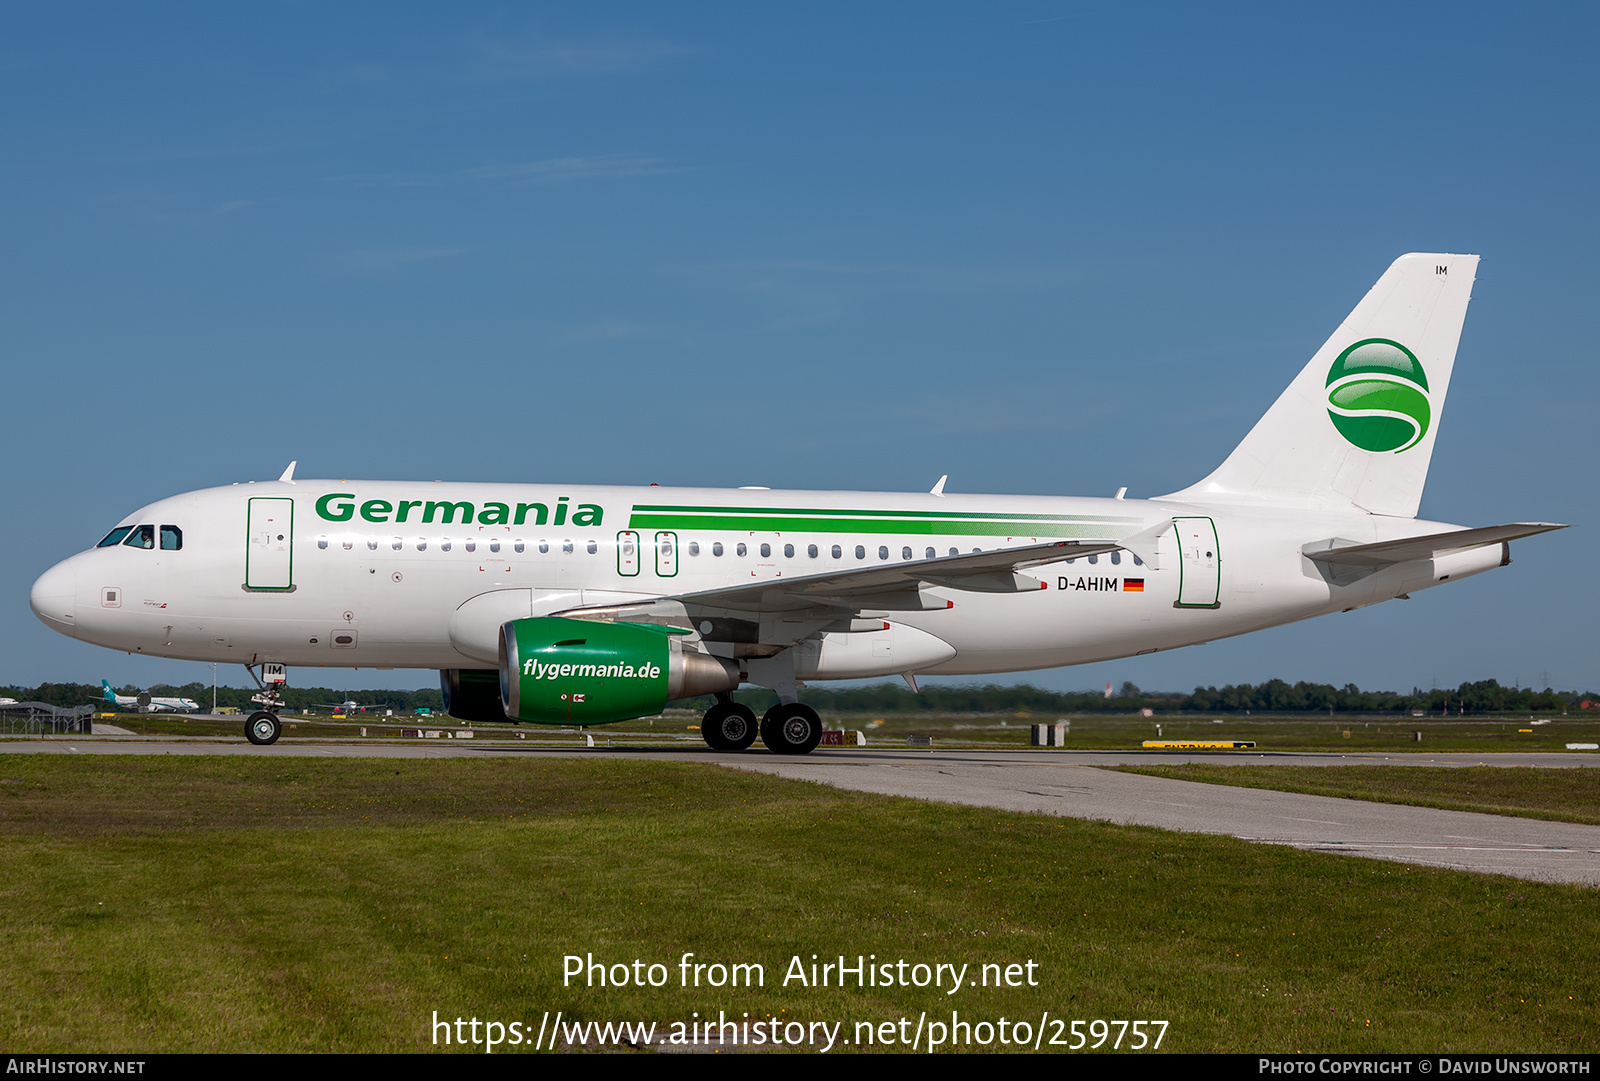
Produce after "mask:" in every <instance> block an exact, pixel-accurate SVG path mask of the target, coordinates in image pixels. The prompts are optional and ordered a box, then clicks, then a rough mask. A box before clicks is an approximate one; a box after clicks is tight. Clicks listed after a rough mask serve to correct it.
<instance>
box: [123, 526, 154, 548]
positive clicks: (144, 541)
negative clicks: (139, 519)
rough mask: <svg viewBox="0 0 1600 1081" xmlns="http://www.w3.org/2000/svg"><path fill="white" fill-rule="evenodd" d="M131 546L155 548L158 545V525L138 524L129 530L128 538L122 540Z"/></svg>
mask: <svg viewBox="0 0 1600 1081" xmlns="http://www.w3.org/2000/svg"><path fill="white" fill-rule="evenodd" d="M122 543H123V544H126V545H127V546H128V547H129V548H154V547H155V546H156V527H155V526H153V525H136V526H134V527H133V529H131V530H129V532H128V539H127V540H125V541H123V542H122Z"/></svg>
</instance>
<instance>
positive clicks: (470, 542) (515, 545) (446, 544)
mask: <svg viewBox="0 0 1600 1081" xmlns="http://www.w3.org/2000/svg"><path fill="white" fill-rule="evenodd" d="M366 540H367V550H368V551H369V552H376V551H377V550H378V548H379V545H380V543H381V538H378V537H368V538H367V539H366ZM412 543H413V544H414V545H415V546H416V549H417V551H419V552H426V551H427V550H428V544H429V541H428V538H427V537H418V538H416V540H414V541H413V542H412ZM328 544H329V539H328V536H327V534H323V535H321V536H319V537H318V538H317V547H318V548H324V549H325V548H327V547H328ZM550 545H551V542H550V541H547V540H541V541H539V542H538V544H537V545H536V547H537V548H538V550H539V553H540V554H541V555H545V554H548V553H549V551H550ZM355 546H356V542H355V538H353V537H344V538H342V539H340V541H339V547H341V548H343V549H344V550H345V551H347V552H348V551H350V550H351V549H353V548H354V547H355ZM405 546H406V539H405V538H404V537H393V538H391V539H390V541H389V547H390V549H391V550H393V551H396V552H399V551H403V550H404V549H405ZM454 546H455V542H454V541H452V540H451V539H450V538H449V537H440V538H439V551H441V552H448V551H450V550H451V549H452V548H453V547H454ZM500 547H501V542H500V538H499V537H490V538H489V540H488V542H487V543H486V544H484V549H485V550H486V551H489V552H498V551H500ZM461 548H462V550H463V551H467V552H476V551H477V550H478V538H476V537H469V538H467V539H466V540H464V541H462V542H461ZM527 550H528V543H527V542H526V541H524V540H523V539H522V538H521V537H518V538H517V539H516V540H513V541H512V542H511V551H513V552H516V553H518V554H519V555H520V554H521V553H523V552H526V551H527ZM561 550H562V551H563V552H567V553H569V554H570V553H571V552H572V550H573V543H572V541H570V540H564V541H562V542H561ZM584 550H585V551H587V552H588V553H589V554H590V555H594V554H595V553H596V552H598V551H600V542H599V541H589V542H588V543H586V544H585V545H584Z"/></svg>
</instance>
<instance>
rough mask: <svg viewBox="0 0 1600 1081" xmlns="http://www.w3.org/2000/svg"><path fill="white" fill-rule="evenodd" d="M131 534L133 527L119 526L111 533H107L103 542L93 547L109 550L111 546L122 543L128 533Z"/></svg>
mask: <svg viewBox="0 0 1600 1081" xmlns="http://www.w3.org/2000/svg"><path fill="white" fill-rule="evenodd" d="M132 532H133V526H131V525H119V526H117V528H115V529H113V530H112V531H111V532H109V533H107V534H106V538H105V540H103V541H101V542H100V543H99V544H97V545H95V547H96V548H110V547H112V546H113V545H117V544H121V543H122V539H123V538H124V537H126V536H127V535H128V534H129V533H132Z"/></svg>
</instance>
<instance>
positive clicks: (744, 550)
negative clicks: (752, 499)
mask: <svg viewBox="0 0 1600 1081" xmlns="http://www.w3.org/2000/svg"><path fill="white" fill-rule="evenodd" d="M141 528H148V527H141ZM161 528H162V529H167V528H169V527H167V526H162V527H161ZM107 541H110V538H109V537H108V538H107ZM110 542H111V543H116V542H115V541H110ZM105 543H106V542H105V541H102V542H101V545H102V547H103V546H104V545H105ZM328 543H329V540H328V537H327V535H326V534H324V535H322V536H319V537H318V538H317V547H318V548H327V547H328ZM413 543H414V544H415V546H416V550H417V551H419V552H425V551H427V550H428V538H427V537H418V538H416V540H415V541H414V542H413ZM551 543H552V542H550V541H547V540H541V541H539V542H538V545H537V547H538V550H539V554H540V555H545V554H548V553H549V551H550V545H551ZM662 543H663V550H664V551H665V552H666V553H667V554H669V555H670V554H671V542H667V541H663V542H662ZM405 544H406V542H405V538H404V537H394V538H393V539H391V541H390V542H389V547H390V548H391V549H393V550H394V551H396V552H398V551H401V550H403V549H404V548H405ZM452 544H453V542H452V541H451V539H450V538H449V537H441V538H440V539H439V550H440V551H441V552H448V551H450V550H451V547H452ZM378 545H379V538H377V537H368V538H367V548H368V550H369V551H374V552H376V551H377V550H378ZM178 546H179V547H181V541H180V544H179V545H178ZM340 546H341V547H342V548H344V550H345V551H347V552H348V551H350V550H351V549H352V548H354V547H355V539H354V538H352V537H345V538H343V539H342V540H341V541H340ZM162 547H166V545H165V543H163V545H162ZM461 547H462V548H463V549H464V550H465V551H468V552H476V551H477V550H478V540H477V538H476V537H469V538H467V539H466V540H464V541H462V542H461ZM486 547H487V548H488V550H489V551H490V552H498V551H500V539H499V538H498V537H491V538H489V540H488V542H487V545H486ZM624 548H625V551H627V553H628V554H629V555H632V554H633V553H632V549H633V545H632V544H625V546H624ZM855 549H856V550H855V557H856V558H857V559H866V558H867V546H866V545H864V544H858V545H856V546H855ZM511 550H512V551H513V552H516V553H518V554H521V553H522V552H524V551H526V550H527V544H526V542H524V541H523V540H522V538H520V537H518V538H517V539H516V540H513V541H512V542H511ZM561 550H562V551H563V552H565V553H568V554H571V552H572V551H573V542H572V541H570V540H564V541H562V542H561ZM584 550H585V551H586V552H588V553H589V554H590V555H594V554H596V553H597V552H599V551H600V544H599V542H598V541H588V542H586V543H585V544H584ZM733 550H734V555H736V556H739V557H740V558H743V557H745V556H747V555H749V554H750V553H749V548H748V546H747V545H745V543H744V542H743V541H740V542H739V543H738V544H735V545H734V546H733ZM760 551H761V558H763V559H770V558H772V545H771V544H768V543H763V544H762V545H761V548H760ZM982 551H983V549H982V548H974V549H973V550H972V554H973V555H977V554H979V553H980V552H982ZM723 552H724V549H723V546H722V542H721V541H715V542H713V543H712V545H711V554H712V555H713V556H720V555H722V554H723ZM689 554H690V555H691V556H697V555H699V554H700V542H699V541H690V542H689ZM820 554H821V552H820V549H819V548H818V547H817V546H816V545H815V544H808V545H806V555H807V556H808V557H810V558H811V559H816V558H818V556H819V555H820ZM831 554H832V556H833V558H834V559H843V558H844V546H843V545H839V544H835V545H834V546H833V549H832V553H831ZM938 554H939V553H938V550H937V549H935V548H932V547H929V548H926V549H924V550H923V556H922V557H923V558H924V559H934V558H936V557H937V556H938ZM950 554H951V555H953V556H955V555H960V554H961V550H960V549H959V548H951V549H950ZM783 555H784V558H785V559H793V558H794V555H795V546H794V545H793V544H785V545H784V546H783ZM878 558H879V559H888V558H889V546H888V545H887V544H880V545H878ZM900 558H901V559H906V560H909V559H912V558H913V554H912V549H911V546H910V545H909V544H908V545H905V546H904V547H902V548H901V549H900ZM1088 560H1089V562H1090V563H1098V562H1099V561H1100V557H1099V556H1097V555H1092V556H1089V557H1088ZM1067 562H1068V563H1075V562H1077V560H1075V559H1069V560H1067ZM1111 562H1112V563H1113V564H1120V563H1121V562H1122V553H1121V552H1112V553H1111ZM1133 562H1134V563H1135V564H1136V565H1138V566H1141V567H1142V566H1144V561H1143V560H1142V559H1140V558H1139V557H1138V556H1134V557H1133Z"/></svg>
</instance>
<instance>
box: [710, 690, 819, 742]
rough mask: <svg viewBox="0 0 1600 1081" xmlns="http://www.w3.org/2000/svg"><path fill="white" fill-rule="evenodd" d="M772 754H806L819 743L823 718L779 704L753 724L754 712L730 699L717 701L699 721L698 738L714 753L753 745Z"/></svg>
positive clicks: (793, 704) (799, 706)
mask: <svg viewBox="0 0 1600 1081" xmlns="http://www.w3.org/2000/svg"><path fill="white" fill-rule="evenodd" d="M757 732H759V733H760V735H761V742H762V743H765V744H766V745H767V750H769V751H771V752H772V753H773V754H809V753H810V752H811V751H812V750H814V749H815V748H816V746H817V744H818V743H820V742H822V718H821V717H819V716H817V711H816V710H814V709H812V708H811V707H810V706H807V705H803V704H801V703H799V702H788V703H779V704H778V705H776V706H773V707H772V708H771V709H769V710H767V712H766V715H765V716H763V717H762V718H761V723H760V725H759V727H758V726H757V724H756V712H755V710H753V709H751V708H750V707H749V706H745V705H741V704H740V703H738V702H735V701H733V699H732V698H731V697H730V698H719V700H718V701H717V704H716V705H714V706H712V707H711V708H710V709H708V710H706V713H705V716H704V717H702V718H701V719H700V735H701V736H702V737H704V739H705V741H706V744H707V745H708V746H710V748H711V749H712V750H713V751H743V750H746V749H747V748H749V746H750V745H751V744H753V743H755V741H756V734H757Z"/></svg>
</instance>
